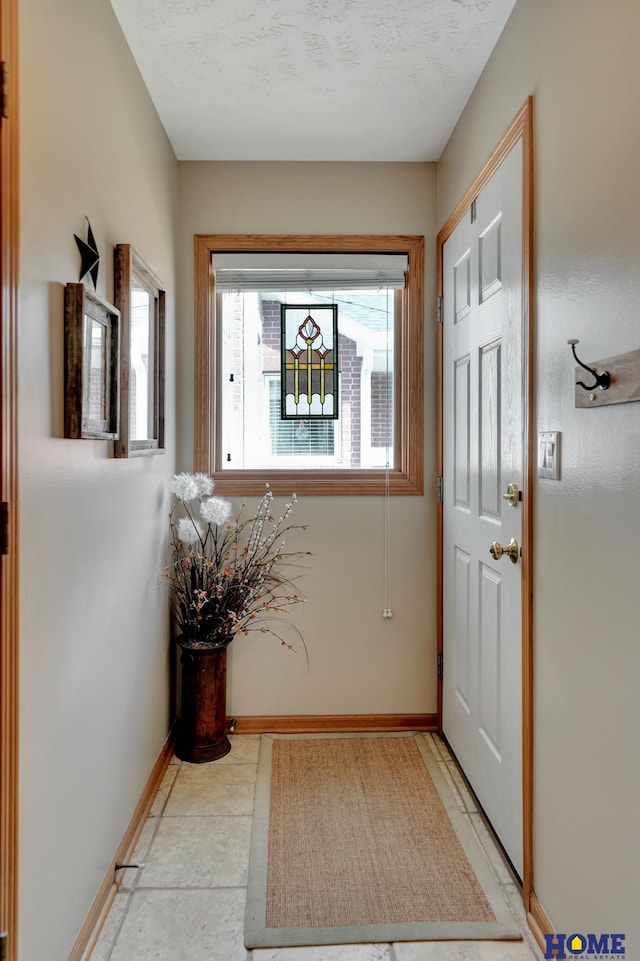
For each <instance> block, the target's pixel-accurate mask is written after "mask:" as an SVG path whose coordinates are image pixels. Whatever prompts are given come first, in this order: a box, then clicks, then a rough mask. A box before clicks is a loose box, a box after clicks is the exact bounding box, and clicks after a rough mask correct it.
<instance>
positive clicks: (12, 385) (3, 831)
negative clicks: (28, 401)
mask: <svg viewBox="0 0 640 961" xmlns="http://www.w3.org/2000/svg"><path fill="white" fill-rule="evenodd" d="M17 7H18V4H17V0H0V60H2V61H3V62H4V64H5V78H8V82H7V81H6V80H5V83H4V91H3V92H4V97H5V102H4V105H3V106H4V109H3V110H2V111H1V112H2V114H3V116H2V118H1V119H0V278H1V281H2V294H1V306H0V417H1V419H2V447H1V450H0V486H1V490H0V500H2V501H3V502H7V503H8V504H9V515H8V530H7V534H8V543H9V553H8V554H6V555H5V556H3V557H2V558H0V932H7V934H8V942H7V961H16V959H17V956H18V955H17V926H18V549H17V548H18V525H17V505H18V502H17V494H18V455H17V438H18V430H17V428H18V422H17V415H18V391H17V343H16V341H17V324H18V258H19V241H18V237H19V233H18V230H19V222H18V216H19V213H18V147H19V144H18V91H17V77H18V25H17V16H18V9H17Z"/></svg>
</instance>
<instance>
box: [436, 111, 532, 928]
mask: <svg viewBox="0 0 640 961" xmlns="http://www.w3.org/2000/svg"><path fill="white" fill-rule="evenodd" d="M518 140H522V164H523V170H522V273H523V276H522V290H523V294H522V297H523V344H524V351H525V357H524V359H523V360H524V363H523V371H524V408H525V409H524V432H525V436H524V445H523V452H524V464H523V492H522V496H523V500H522V512H523V516H522V547H523V550H522V832H523V839H522V840H523V844H522V858H523V872H522V896H523V901H524V906H525V910H526V911H527V913H528V914H529V913H530V911H531V908H532V896H533V479H534V475H533V465H534V462H535V458H534V448H533V443H534V433H533V432H534V395H533V378H534V364H535V355H534V340H533V334H534V330H533V295H534V287H533V267H534V260H533V258H534V248H533V97H529V98H528V99H527V101H526V103H525V104H524V105H523V107H522V108H521V109H520V111H519V112H518V114H517V116H516V117H515V118H514V120H513V121H512V123H511V124H510V126H509V128H508V130H507V131H506V132H505V134H504V136H503V137H502V139H501V140H500V142H499V143H498V145H497V146H496V148H495V149H494V151H493V152H492V154H491V156H490V157H489V159H488V160H487V162H486V163H485V164H484V166H483V167H482V169H481V171H480V173H479V174H478V176H477V177H476V178H475V180H474V181H473V183H472V184H471V186H470V187H469V189H468V190H467V191H466V193H465V194H464V196H463V197H462V199H461V200H460V202H459V203H458V204H457V206H456V207H455V209H454V210H453V213H452V214H451V216H450V217H449V219H448V220H447V221H446V223H445V224H444V226H443V227H442V229H441V230H440V232H439V233H438V241H437V250H438V265H437V271H438V272H437V285H438V296H439V297H442V295H443V290H444V277H443V249H444V244H445V242H446V241H447V240H448V238H449V237H450V236H451V234H452V233H453V231H454V230H455V228H456V227H457V225H458V224H459V223H460V221H461V219H462V217H463V216H464V215H465V214H466V213H467V212H468V211H469V208H470V206H471V203H472V201H473V200H475V198H476V197H477V196H478V194H479V193H480V192H481V191H482V189H483V187H484V186H485V185H486V184H487V183H488V181H489V180H490V179H491V177H492V176H493V174H494V173H495V172H496V170H497V169H498V167H499V166H500V164H501V163H502V161H503V160H504V158H505V157H506V156H507V154H508V153H509V152H510V150H511V149H512V148H513V147H514V146H515V144H516V143H517V142H518ZM443 342H444V337H443V327H442V324H439V325H438V344H437V351H438V375H437V376H438V386H437V390H438V419H437V460H438V474H439V475H441V476H442V475H443V472H444V393H443V391H444V366H443V365H444V357H443ZM443 563H444V505H443V504H438V584H437V591H438V654H439V655H441V654H442V651H443V604H444V590H443V581H444V577H443ZM438 729H439V730H440V731H442V679H441V678H440V679H439V680H438Z"/></svg>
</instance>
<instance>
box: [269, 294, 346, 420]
mask: <svg viewBox="0 0 640 961" xmlns="http://www.w3.org/2000/svg"><path fill="white" fill-rule="evenodd" d="M280 322H281V331H282V339H281V359H282V376H281V378H280V384H281V417H282V420H296V419H297V418H300V419H304V420H337V419H338V305H337V304H312V305H311V306H309V305H304V304H281V305H280Z"/></svg>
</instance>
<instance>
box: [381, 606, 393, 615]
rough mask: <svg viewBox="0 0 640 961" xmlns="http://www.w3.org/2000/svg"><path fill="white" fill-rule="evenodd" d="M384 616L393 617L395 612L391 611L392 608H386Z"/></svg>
mask: <svg viewBox="0 0 640 961" xmlns="http://www.w3.org/2000/svg"><path fill="white" fill-rule="evenodd" d="M382 616H383V617H393V611H392V610H391V608H390V607H385V609H384V610H383V612H382Z"/></svg>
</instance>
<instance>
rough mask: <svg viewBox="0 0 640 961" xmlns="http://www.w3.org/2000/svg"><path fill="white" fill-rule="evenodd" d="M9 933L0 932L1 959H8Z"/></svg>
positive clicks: (3, 960) (1, 960) (0, 960)
mask: <svg viewBox="0 0 640 961" xmlns="http://www.w3.org/2000/svg"><path fill="white" fill-rule="evenodd" d="M8 941H9V935H8V934H7V932H6V931H3V932H2V933H0V961H7V957H8V955H7V950H8Z"/></svg>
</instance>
